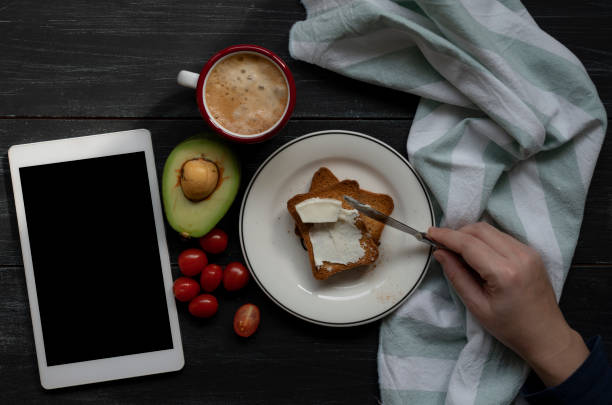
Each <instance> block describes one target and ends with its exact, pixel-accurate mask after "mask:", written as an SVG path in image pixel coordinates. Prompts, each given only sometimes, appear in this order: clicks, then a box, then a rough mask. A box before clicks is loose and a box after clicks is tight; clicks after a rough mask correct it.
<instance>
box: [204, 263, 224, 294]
mask: <svg viewBox="0 0 612 405" xmlns="http://www.w3.org/2000/svg"><path fill="white" fill-rule="evenodd" d="M221 280H223V269H222V268H221V266H219V265H218V264H209V265H208V266H206V267H204V270H202V275H201V276H200V284H202V290H204V291H206V292H213V291H215V289H216V288H217V287H219V284H221Z"/></svg>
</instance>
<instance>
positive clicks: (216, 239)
mask: <svg viewBox="0 0 612 405" xmlns="http://www.w3.org/2000/svg"><path fill="white" fill-rule="evenodd" d="M200 246H202V249H204V250H205V251H207V252H208V253H214V254H217V253H221V252H223V251H224V250H225V249H226V248H227V234H226V233H225V232H223V231H222V230H221V229H219V228H215V229H213V230H212V231H210V232H208V233H207V234H206V235H204V236H202V237H201V238H200Z"/></svg>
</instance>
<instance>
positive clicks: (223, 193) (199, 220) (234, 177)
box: [162, 135, 240, 238]
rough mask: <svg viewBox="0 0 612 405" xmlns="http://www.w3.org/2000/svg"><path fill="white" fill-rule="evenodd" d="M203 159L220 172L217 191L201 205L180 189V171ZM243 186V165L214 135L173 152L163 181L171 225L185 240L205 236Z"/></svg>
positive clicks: (185, 143)
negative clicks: (241, 174) (186, 164)
mask: <svg viewBox="0 0 612 405" xmlns="http://www.w3.org/2000/svg"><path fill="white" fill-rule="evenodd" d="M198 158H204V159H207V160H210V161H211V162H213V163H215V164H216V165H217V167H218V169H219V181H218V183H217V188H216V189H215V191H213V193H212V194H211V195H209V196H208V197H207V198H206V199H204V200H202V201H197V202H194V201H191V200H189V199H187V198H186V197H185V195H184V194H183V190H182V189H181V182H180V178H181V168H182V167H183V164H184V163H185V162H187V161H188V160H191V159H198ZM239 186H240V164H239V163H238V159H237V158H236V156H235V155H234V153H233V152H232V151H231V150H230V149H229V147H228V146H227V145H226V144H225V143H224V142H223V141H221V140H219V139H216V137H214V136H212V135H196V136H194V137H191V138H189V139H186V140H185V141H183V142H181V143H179V144H178V145H177V146H176V147H175V148H174V149H173V150H172V152H170V155H169V156H168V159H167V160H166V164H165V165H164V174H163V177H162V198H163V200H164V211H165V212H166V218H167V219H168V223H169V224H170V226H171V227H172V228H174V230H175V231H177V232H179V233H180V234H181V235H183V236H185V237H194V238H199V237H200V236H203V235H206V234H207V233H208V232H209V231H210V230H211V229H213V228H214V227H215V225H216V224H217V223H218V222H219V220H221V218H223V216H224V215H225V213H226V212H227V210H228V209H229V208H230V206H231V205H232V202H233V201H234V198H236V193H237V192H238V187H239Z"/></svg>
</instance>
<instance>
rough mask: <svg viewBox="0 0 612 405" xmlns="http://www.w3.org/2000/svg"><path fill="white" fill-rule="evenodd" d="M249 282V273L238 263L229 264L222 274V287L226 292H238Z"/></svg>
mask: <svg viewBox="0 0 612 405" xmlns="http://www.w3.org/2000/svg"><path fill="white" fill-rule="evenodd" d="M248 281H249V271H248V270H247V269H246V267H244V266H243V265H242V264H240V263H238V262H232V263H229V264H228V265H227V266H225V271H224V272H223V287H225V289H226V290H227V291H236V290H240V289H241V288H242V287H244V286H245V285H246V283H247V282H248Z"/></svg>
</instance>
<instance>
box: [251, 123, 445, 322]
mask: <svg viewBox="0 0 612 405" xmlns="http://www.w3.org/2000/svg"><path fill="white" fill-rule="evenodd" d="M322 166H326V167H328V168H329V169H330V170H331V171H332V172H333V173H334V174H335V175H336V176H337V177H338V178H339V179H341V180H342V179H354V180H357V181H358V182H359V184H360V186H361V187H362V188H364V189H366V190H370V191H373V192H377V193H385V194H388V195H390V196H391V197H392V198H393V201H394V202H395V209H394V210H393V213H392V216H393V217H395V218H397V219H399V220H400V221H405V222H406V223H407V224H409V225H411V226H413V227H414V228H416V229H419V230H427V228H428V227H430V226H432V225H433V224H434V216H433V209H432V206H431V201H430V199H429V196H428V195H427V191H426V188H425V186H424V184H423V182H422V180H421V179H420V178H419V176H418V175H417V174H416V172H415V170H414V169H413V168H412V166H411V165H410V163H408V161H407V160H406V159H405V158H404V157H402V155H400V154H399V153H398V152H396V151H395V150H394V149H393V148H391V147H390V146H389V145H387V144H385V143H383V142H381V141H379V140H377V139H375V138H372V137H370V136H368V135H364V134H360V133H357V132H350V131H336V130H334V131H321V132H314V133H311V134H307V135H304V136H302V137H300V138H298V139H296V140H294V141H292V142H289V143H287V144H285V145H283V146H281V147H280V148H279V149H278V150H276V151H275V152H274V153H272V155H271V156H270V157H269V158H268V159H266V161H265V162H264V163H263V164H262V165H261V166H260V167H259V169H258V170H257V172H256V173H255V175H254V176H253V178H252V180H251V182H250V183H249V185H248V187H247V189H246V192H245V195H244V199H243V201H242V208H241V210H240V243H241V245H242V252H243V254H244V258H245V260H246V263H247V265H248V267H249V269H250V271H251V274H252V275H253V278H254V279H255V280H256V281H257V283H258V284H259V286H260V287H261V288H262V289H263V290H264V292H265V293H266V294H267V295H268V296H269V297H270V298H271V299H272V300H273V301H274V302H276V303H277V304H278V305H280V306H281V307H282V308H283V309H285V310H287V311H288V312H290V313H292V314H293V315H295V316H297V317H299V318H302V319H305V320H307V321H310V322H313V323H317V324H321V325H327V326H354V325H360V324H365V323H368V322H372V321H375V320H377V319H380V318H382V317H383V316H385V315H387V314H389V313H391V312H392V311H393V310H394V309H396V308H397V307H398V306H399V305H400V304H401V303H402V302H403V301H405V300H406V299H407V298H408V296H409V295H410V293H412V291H414V289H415V288H416V287H417V285H418V284H419V282H420V281H421V280H422V279H423V277H424V275H425V272H426V271H427V267H428V265H429V261H430V258H431V249H430V248H429V246H427V245H425V244H423V243H419V242H417V241H416V240H415V239H414V238H413V237H412V236H410V235H407V234H405V233H403V232H400V231H398V230H395V229H393V228H390V227H388V226H387V227H385V229H384V231H383V234H382V238H381V241H380V255H379V258H378V260H377V261H376V263H375V264H374V265H372V266H369V267H365V268H362V269H355V270H350V271H346V272H343V273H339V274H337V275H334V276H332V277H330V278H329V279H327V280H316V279H315V278H314V277H313V276H312V271H311V269H310V263H309V261H308V254H307V252H306V251H305V250H304V248H303V247H302V245H301V243H300V238H299V237H298V236H297V235H295V233H294V228H295V223H294V221H293V218H291V216H290V215H289V212H288V211H287V206H286V203H287V200H289V199H290V198H291V197H292V196H294V195H295V194H298V193H305V192H306V191H307V190H308V188H309V187H310V180H311V178H312V175H313V174H314V172H315V171H316V170H317V169H318V168H320V167H322Z"/></svg>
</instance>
